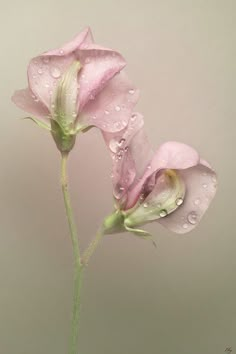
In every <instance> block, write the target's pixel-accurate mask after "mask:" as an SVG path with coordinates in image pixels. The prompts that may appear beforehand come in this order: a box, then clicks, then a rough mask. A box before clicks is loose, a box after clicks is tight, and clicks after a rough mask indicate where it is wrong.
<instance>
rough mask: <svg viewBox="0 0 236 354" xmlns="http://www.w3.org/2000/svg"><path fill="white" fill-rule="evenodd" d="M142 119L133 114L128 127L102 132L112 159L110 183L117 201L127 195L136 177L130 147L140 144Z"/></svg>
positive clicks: (139, 115) (140, 116)
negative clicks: (138, 137) (112, 131)
mask: <svg viewBox="0 0 236 354" xmlns="http://www.w3.org/2000/svg"><path fill="white" fill-rule="evenodd" d="M143 124H144V122H143V117H142V115H141V114H139V113H135V114H133V115H132V116H131V117H130V120H129V123H128V126H127V127H126V128H124V129H122V130H121V131H118V132H114V133H108V132H103V137H104V140H105V142H106V144H107V147H108V149H109V151H110V154H111V157H112V162H113V164H112V174H111V178H112V183H113V193H114V197H115V198H116V199H117V200H120V199H122V198H123V196H124V195H125V194H127V190H128V188H129V186H130V185H131V184H132V183H133V181H134V179H135V177H136V169H135V161H134V158H133V154H132V146H133V145H134V143H135V141H136V142H140V143H142V142H141V141H140V139H137V136H138V135H139V134H140V131H141V130H142V127H143Z"/></svg>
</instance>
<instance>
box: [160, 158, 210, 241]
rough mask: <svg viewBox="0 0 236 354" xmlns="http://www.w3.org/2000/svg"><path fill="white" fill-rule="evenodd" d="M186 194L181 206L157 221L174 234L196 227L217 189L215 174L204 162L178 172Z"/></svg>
mask: <svg viewBox="0 0 236 354" xmlns="http://www.w3.org/2000/svg"><path fill="white" fill-rule="evenodd" d="M179 174H180V176H181V177H182V179H183V181H184V183H185V188H186V193H185V197H184V202H183V204H182V205H181V206H180V207H179V208H177V209H176V210H175V211H174V212H173V213H172V214H170V215H168V216H166V217H164V218H162V219H159V220H158V222H160V223H161V224H162V225H163V226H165V227H166V228H168V229H169V230H171V231H174V232H176V233H181V234H182V233H186V232H189V231H191V230H192V229H193V228H194V227H196V226H197V224H198V223H199V221H200V220H201V218H202V216H203V215H204V213H205V212H206V210H207V208H208V207H209V205H210V203H211V201H212V199H213V197H214V195H215V193H216V187H217V178H216V174H215V172H214V171H213V170H212V169H211V168H210V167H208V164H207V163H206V162H205V161H202V163H199V164H198V165H196V166H194V167H191V168H187V169H184V170H180V171H179Z"/></svg>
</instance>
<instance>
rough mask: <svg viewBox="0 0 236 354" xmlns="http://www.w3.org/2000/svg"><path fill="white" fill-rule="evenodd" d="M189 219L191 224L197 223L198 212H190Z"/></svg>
mask: <svg viewBox="0 0 236 354" xmlns="http://www.w3.org/2000/svg"><path fill="white" fill-rule="evenodd" d="M187 219H188V222H189V223H190V224H192V225H195V224H196V223H197V214H196V213H195V211H192V212H191V213H189V214H188V216H187Z"/></svg>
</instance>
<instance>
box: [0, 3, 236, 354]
mask: <svg viewBox="0 0 236 354" xmlns="http://www.w3.org/2000/svg"><path fill="white" fill-rule="evenodd" d="M235 12H236V2H235V0H225V1H222V0H214V1H213V0H212V1H211V0H204V1H202V0H192V1H189V0H177V1H175V0H165V1H164V0H156V1H154V0H145V1H144V0H142V1H139V0H119V1H108V0H99V1H98V0H96V1H92V0H87V1H79V0H77V1H74V0H67V1H63V2H60V1H58V0H57V1H56V0H51V1H46V0H41V1H37V2H36V1H33V0H30V1H29V0H22V1H16V0H15V1H11V2H10V1H7V2H2V3H1V15H0V17H1V18H0V20H1V21H0V26H1V31H0V36H1V42H0V43H1V47H0V48H1V80H0V87H1V101H0V102H1V103H0V109H1V129H0V158H1V160H0V161H1V172H0V225H1V235H0V281H1V288H0V353H1V354H49V353H50V354H65V353H66V352H67V339H68V334H69V319H70V310H71V296H72V250H71V244H70V239H69V235H68V228H67V224H66V221H65V217H64V209H63V204H62V197H61V192H60V187H59V154H58V152H57V150H56V148H55V146H54V142H53V141H52V139H51V137H50V135H49V134H48V133H46V132H45V131H43V130H41V129H40V128H38V127H36V125H34V124H33V123H31V122H28V121H21V120H19V118H20V117H24V113H23V112H21V111H20V110H18V109H17V108H16V107H15V106H14V105H13V104H12V103H11V101H10V96H11V95H12V93H13V91H14V90H15V89H18V88H23V87H24V86H26V67H27V64H28V61H29V60H30V58H32V57H33V56H35V55H37V54H38V53H41V52H42V51H45V50H47V49H51V48H54V47H57V46H59V45H60V44H62V43H64V42H66V41H67V40H69V39H71V38H72V37H73V36H74V35H75V34H76V33H77V32H79V31H80V30H82V29H83V28H84V27H85V26H86V25H90V26H91V28H92V30H93V33H94V36H95V39H96V41H97V42H98V43H99V44H103V45H105V46H110V47H113V48H115V49H117V50H119V51H120V52H121V53H122V54H123V55H124V56H125V58H126V60H127V62H128V66H127V70H128V73H129V76H130V77H131V78H132V80H133V81H134V82H135V83H136V85H137V86H138V87H140V88H141V100H140V102H139V105H138V109H139V110H140V111H141V112H142V113H143V114H144V115H145V123H146V130H147V132H148V134H149V136H150V139H151V141H152V143H153V145H154V146H156V147H157V146H158V144H160V143H161V142H163V141H166V140H171V139H174V140H179V141H183V142H185V143H189V144H191V145H193V146H194V147H195V148H197V149H198V150H199V151H200V152H201V154H202V156H203V157H204V158H205V159H207V160H209V161H210V162H211V164H212V165H213V166H214V167H215V169H216V170H217V171H218V174H219V191H218V194H217V196H216V198H215V200H214V203H213V204H212V206H211V207H210V209H209V211H208V213H207V216H206V217H205V218H204V219H203V221H202V222H201V224H200V225H199V227H198V228H197V229H196V230H194V231H193V232H191V233H190V234H187V235H184V236H178V235H175V234H172V233H170V232H168V231H166V230H165V229H163V228H162V227H161V226H160V225H158V224H152V225H151V226H149V227H148V230H150V231H152V232H153V234H154V235H155V239H156V241H157V245H158V247H157V249H156V250H155V249H154V248H153V247H152V245H151V243H149V242H145V241H142V240H138V239H137V238H135V237H133V236H131V235H128V234H123V235H116V236H110V237H107V238H106V239H105V240H104V242H103V244H102V245H101V247H100V248H99V250H98V251H97V253H96V254H95V256H94V257H93V259H92V261H91V264H90V266H89V269H88V270H87V276H86V281H85V286H84V289H83V308H82V319H81V320H82V322H81V323H82V324H81V335H80V353H81V354H93V353H94V354H95V353H96V354H100V353H101V354H121V353H123V354H143V353H148V354H156V353H158V354H203V353H204V354H208V353H209V354H218V353H219V354H223V353H224V350H225V348H226V347H227V346H232V349H233V353H234V352H235V353H236V335H235V334H236V333H235V332H236V304H235V298H236V286H235V284H236V282H235V278H236V257H235V252H236V250H235V247H236V241H235V230H234V223H233V222H234V218H235V216H234V212H235V200H234V199H235V172H236V170H235V147H234V144H233V143H234V141H235V128H236V126H235V99H234V96H235V82H236V81H235V72H236V70H235V46H234V45H235V39H236V38H235V34H236V31H235V29H236V26H235ZM110 166H111V163H110V158H109V156H108V153H107V151H106V150H105V147H104V144H103V142H102V139H101V137H100V134H99V132H98V131H96V130H92V131H91V132H89V133H87V134H85V135H83V136H81V137H79V139H78V141H77V145H76V148H75V149H74V151H73V153H72V155H71V159H70V166H69V167H70V182H71V191H72V194H73V204H74V207H75V213H76V220H77V222H78V227H79V233H80V238H81V242H82V246H83V247H85V245H86V244H87V243H88V242H89V240H90V239H91V238H92V237H93V236H94V234H95V231H96V229H97V228H98V226H99V225H100V223H101V221H102V219H103V217H104V216H105V215H107V214H108V213H109V212H110V211H111V207H112V197H111V182H110V177H109V174H110Z"/></svg>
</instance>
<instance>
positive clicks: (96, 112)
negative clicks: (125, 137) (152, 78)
mask: <svg viewBox="0 0 236 354" xmlns="http://www.w3.org/2000/svg"><path fill="white" fill-rule="evenodd" d="M98 84H99V83H98ZM138 96H139V91H138V90H137V89H135V88H134V86H133V85H132V84H131V82H130V81H129V80H128V78H127V76H126V75H125V73H124V72H121V73H120V74H118V75H116V76H115V77H114V78H113V79H112V80H110V81H109V82H108V84H107V85H106V86H105V88H104V89H103V90H102V91H101V92H100V93H99V94H98V95H97V96H96V98H95V99H94V100H93V99H91V100H90V101H89V102H88V103H87V104H86V106H85V107H84V109H83V112H82V116H81V117H80V119H79V122H80V123H81V124H84V125H88V126H89V125H94V126H96V127H98V128H100V129H101V130H103V131H106V132H116V131H120V130H122V129H123V128H124V127H126V126H127V124H128V121H129V119H130V116H131V114H132V112H133V108H134V106H135V104H136V102H137V100H138Z"/></svg>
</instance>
